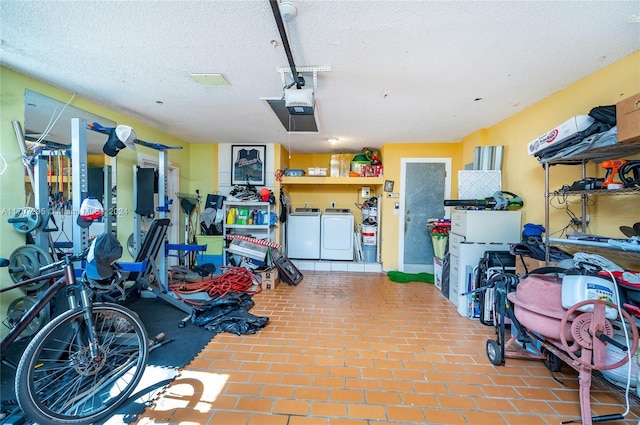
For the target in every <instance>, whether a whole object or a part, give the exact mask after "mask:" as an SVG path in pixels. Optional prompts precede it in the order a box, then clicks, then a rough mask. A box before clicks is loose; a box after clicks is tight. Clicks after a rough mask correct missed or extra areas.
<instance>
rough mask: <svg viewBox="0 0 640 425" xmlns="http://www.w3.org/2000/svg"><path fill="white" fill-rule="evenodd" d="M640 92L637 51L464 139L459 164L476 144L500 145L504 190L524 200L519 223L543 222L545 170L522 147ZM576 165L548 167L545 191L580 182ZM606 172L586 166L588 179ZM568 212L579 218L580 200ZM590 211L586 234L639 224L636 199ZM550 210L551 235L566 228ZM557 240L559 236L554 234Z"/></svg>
mask: <svg viewBox="0 0 640 425" xmlns="http://www.w3.org/2000/svg"><path fill="white" fill-rule="evenodd" d="M638 92H640V51H638V52H636V53H634V54H632V55H630V56H628V57H626V58H624V59H623V60H621V61H619V62H617V63H615V64H613V65H611V66H609V67H606V68H604V69H602V70H600V71H598V72H596V73H594V74H592V75H590V76H588V77H587V78H584V79H582V80H580V81H578V82H576V83H574V84H572V85H571V86H569V87H567V88H565V89H563V90H561V91H559V92H557V93H554V94H552V95H550V96H549V97H547V98H545V99H543V100H541V101H540V102H538V103H536V104H534V105H532V106H530V107H528V108H526V109H524V110H523V111H522V112H519V113H517V114H514V115H513V116H511V117H509V118H507V119H505V120H504V121H502V122H500V123H498V124H496V125H495V126H493V127H491V128H489V129H483V130H481V133H482V134H481V135H480V136H479V135H478V134H477V133H478V132H476V133H474V134H472V135H469V136H468V137H466V138H465V139H464V140H463V143H464V150H463V159H464V163H468V162H471V161H472V160H473V148H474V147H475V146H476V145H504V146H505V160H504V162H503V169H502V172H503V188H504V189H505V190H508V191H511V192H514V193H516V194H519V195H520V196H522V197H523V198H524V201H525V206H524V208H523V210H522V211H523V224H524V223H528V222H531V223H539V224H544V171H543V168H542V166H541V165H540V164H539V163H538V161H537V160H536V159H535V157H533V156H529V155H528V154H527V143H529V142H530V141H531V140H533V139H535V138H536V137H538V136H539V135H541V134H544V133H546V132H547V131H549V130H551V129H553V128H555V127H556V126H557V125H559V124H561V123H563V122H564V121H566V120H567V119H569V118H571V117H573V116H574V115H581V114H588V113H589V111H590V110H591V109H592V108H593V107H596V106H601V105H612V104H615V103H617V102H618V101H620V100H622V99H625V98H627V97H629V96H631V95H633V94H634V93H638ZM580 168H581V167H580V166H563V165H556V166H553V167H551V169H550V173H549V175H550V184H549V188H550V190H552V191H553V190H557V189H559V188H560V187H562V185H564V184H571V183H572V182H574V181H575V180H578V179H580ZM604 173H605V171H604V170H603V169H602V168H600V167H599V166H598V165H596V164H594V163H589V164H588V167H587V176H588V177H603V176H604ZM571 201H572V202H571V204H570V206H571V210H572V211H573V212H574V213H576V214H577V215H580V205H579V199H577V198H575V197H573V198H572V199H571ZM592 204H593V205H591V206H590V208H589V210H590V211H589V213H590V215H591V226H590V231H591V233H594V234H603V235H608V236H622V234H621V233H620V231H619V230H618V226H620V225H622V224H627V225H628V224H630V223H635V222H637V221H638V214H637V209H638V199H637V197H633V196H618V197H613V196H607V197H599V198H596V199H595V202H592ZM554 206H555V207H559V208H551V214H550V216H551V225H550V226H549V227H550V232H551V233H553V232H556V231H558V230H560V229H561V228H562V227H564V226H565V225H567V223H568V222H569V217H568V215H567V214H566V212H565V211H564V205H557V204H554ZM557 236H558V237H559V235H557Z"/></svg>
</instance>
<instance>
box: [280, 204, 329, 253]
mask: <svg viewBox="0 0 640 425" xmlns="http://www.w3.org/2000/svg"><path fill="white" fill-rule="evenodd" d="M320 216H321V214H320V208H296V209H295V211H294V212H292V213H291V214H289V218H288V219H287V257H289V258H296V259H300V260H319V259H320Z"/></svg>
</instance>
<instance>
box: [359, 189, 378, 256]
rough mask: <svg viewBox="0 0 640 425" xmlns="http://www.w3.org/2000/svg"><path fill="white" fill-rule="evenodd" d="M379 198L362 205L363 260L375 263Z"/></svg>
mask: <svg viewBox="0 0 640 425" xmlns="http://www.w3.org/2000/svg"><path fill="white" fill-rule="evenodd" d="M377 204H378V203H377V198H371V199H369V200H368V201H366V202H365V203H364V204H363V205H362V260H363V261H364V262H365V263H375V262H376V261H377V254H378V245H377V243H378V207H377Z"/></svg>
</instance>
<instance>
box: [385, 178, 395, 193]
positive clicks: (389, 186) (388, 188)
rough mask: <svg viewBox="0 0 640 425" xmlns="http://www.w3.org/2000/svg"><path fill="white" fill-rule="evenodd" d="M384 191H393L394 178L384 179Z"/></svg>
mask: <svg viewBox="0 0 640 425" xmlns="http://www.w3.org/2000/svg"><path fill="white" fill-rule="evenodd" d="M384 191H385V192H393V180H385V181H384Z"/></svg>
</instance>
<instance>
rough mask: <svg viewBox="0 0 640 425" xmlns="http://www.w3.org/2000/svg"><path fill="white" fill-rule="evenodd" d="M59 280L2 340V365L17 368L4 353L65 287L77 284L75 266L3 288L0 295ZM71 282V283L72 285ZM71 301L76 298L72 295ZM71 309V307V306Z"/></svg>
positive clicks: (0, 346)
mask: <svg viewBox="0 0 640 425" xmlns="http://www.w3.org/2000/svg"><path fill="white" fill-rule="evenodd" d="M55 278H58V279H57V280H56V281H55V282H54V283H53V284H52V285H51V286H50V287H49V288H48V289H47V290H46V291H45V293H44V295H43V296H42V297H41V298H39V299H38V301H36V303H35V304H34V305H33V306H31V308H30V309H29V310H27V312H26V313H25V314H24V315H23V316H22V317H21V318H20V320H19V321H18V322H17V323H16V324H15V326H13V327H12V328H11V330H10V331H9V333H8V334H7V335H6V336H5V337H4V338H2V341H0V357H1V358H2V363H3V364H5V365H7V366H10V367H12V368H14V369H15V368H16V367H17V365H15V364H14V363H13V362H11V361H9V360H7V359H5V358H4V352H5V350H6V349H7V348H9V347H10V346H11V344H13V343H14V342H15V340H16V339H17V338H18V337H19V336H20V334H21V333H22V332H23V331H24V330H25V329H26V328H27V326H29V324H30V323H31V322H32V321H33V319H35V318H36V317H37V316H38V314H40V311H42V309H43V308H45V307H46V306H47V305H48V304H49V302H50V301H51V300H52V299H53V298H54V297H55V296H56V295H57V294H58V292H59V291H60V290H61V289H62V288H63V287H65V286H69V285H73V284H74V283H75V270H74V268H73V264H71V263H70V264H67V265H66V266H65V267H64V269H62V270H57V271H55V272H52V273H47V274H44V275H42V276H37V277H33V278H31V279H27V280H24V281H22V282H19V283H16V284H15V285H11V286H8V287H6V288H1V289H0V293H3V292H6V291H9V290H12V289H16V288H20V287H22V286H25V285H29V284H31V283H35V282H39V281H41V280H45V279H55ZM70 282H71V283H70ZM70 297H71V298H70V301H71V300H72V299H73V300H75V297H73V295H70ZM70 307H71V306H70Z"/></svg>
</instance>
